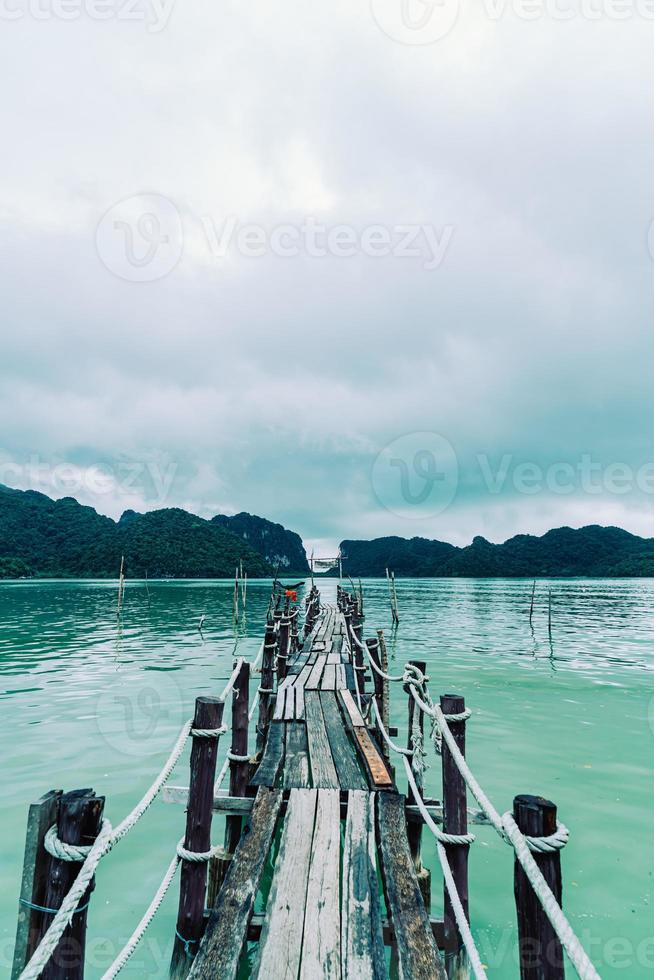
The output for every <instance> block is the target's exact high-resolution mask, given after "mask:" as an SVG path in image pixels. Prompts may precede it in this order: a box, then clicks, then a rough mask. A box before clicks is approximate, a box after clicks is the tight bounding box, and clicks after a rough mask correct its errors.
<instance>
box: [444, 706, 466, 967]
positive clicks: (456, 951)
mask: <svg viewBox="0 0 654 980" xmlns="http://www.w3.org/2000/svg"><path fill="white" fill-rule="evenodd" d="M465 707H466V703H465V699H464V698H462V697H460V696H459V695H457V694H443V695H442V697H441V710H442V712H443V714H444V715H446V716H447V715H458V714H462V713H463V712H465ZM448 726H449V729H450V731H451V732H452V735H453V737H454V741H455V742H456V744H457V746H458V748H459V751H460V752H461V754H462V755H463V756H465V753H466V723H465V721H450V722H448ZM441 761H442V766H443V830H444V831H445V833H446V834H467V833H468V801H467V795H466V784H465V780H464V779H463V776H462V775H461V773H460V772H459V770H458V767H457V765H456V763H455V761H454V758H453V757H452V753H451V752H450V750H449V748H448V746H447V742H446V741H445V739H443V747H442V754H441ZM469 850H470V846H469V845H468V844H446V845H445V851H446V852H447V860H448V863H449V865H450V868H451V870H452V877H453V878H454V884H455V885H456V890H457V892H458V893H459V898H460V899H461V905H462V906H463V911H464V913H465V917H466V919H468V920H469V911H468V852H469ZM443 908H444V915H443V918H444V933H445V965H446V967H447V975H448V976H449V977H455V978H457V980H458V978H459V977H467V976H468V972H467V971H468V957H467V954H466V951H465V948H464V946H463V940H462V938H461V934H460V933H459V930H458V928H457V925H456V919H455V918H454V911H453V909H452V903H451V902H450V897H449V895H448V892H447V888H445V889H444V899H443Z"/></svg>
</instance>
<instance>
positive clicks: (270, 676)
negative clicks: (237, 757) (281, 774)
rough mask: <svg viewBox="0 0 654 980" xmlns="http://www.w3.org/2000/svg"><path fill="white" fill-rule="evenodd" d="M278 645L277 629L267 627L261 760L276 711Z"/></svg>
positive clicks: (259, 742) (259, 738)
mask: <svg viewBox="0 0 654 980" xmlns="http://www.w3.org/2000/svg"><path fill="white" fill-rule="evenodd" d="M276 648H277V643H276V641H275V629H274V627H273V626H272V625H268V626H267V627H266V635H265V638H264V641H263V657H262V660H261V692H260V694H259V720H258V722H257V757H258V758H260V756H261V753H262V752H263V748H264V745H265V744H266V736H267V734H268V726H269V725H270V719H271V718H272V714H273V709H274V701H273V698H274V694H273V684H274V672H273V662H274V658H275V650H276Z"/></svg>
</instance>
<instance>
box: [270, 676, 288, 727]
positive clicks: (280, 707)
mask: <svg viewBox="0 0 654 980" xmlns="http://www.w3.org/2000/svg"><path fill="white" fill-rule="evenodd" d="M286 691H287V686H286V685H282V684H280V685H279V688H278V690H277V698H276V699H275V713H274V715H273V721H282V719H283V718H284V711H285V710H286Z"/></svg>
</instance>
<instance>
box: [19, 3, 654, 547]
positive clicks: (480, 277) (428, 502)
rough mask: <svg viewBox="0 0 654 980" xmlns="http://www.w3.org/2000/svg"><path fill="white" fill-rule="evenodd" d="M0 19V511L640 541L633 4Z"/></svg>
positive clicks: (643, 324)
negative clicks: (80, 510)
mask: <svg viewBox="0 0 654 980" xmlns="http://www.w3.org/2000/svg"><path fill="white" fill-rule="evenodd" d="M0 7H1V11H0V20H1V21H2V23H1V24H0V48H1V51H2V64H3V71H4V93H5V97H4V99H3V100H2V106H1V108H0V118H1V124H2V133H3V137H4V139H3V144H4V151H3V153H2V155H1V156H0V198H1V205H0V207H1V210H0V214H1V220H2V226H3V227H2V232H3V233H2V263H1V266H0V276H1V277H2V280H3V310H2V338H1V343H0V410H1V416H0V417H1V418H2V428H1V430H0V482H4V483H7V484H9V485H11V486H17V487H27V486H32V487H34V488H36V489H40V490H43V491H44V492H48V493H50V494H52V495H53V496H63V495H66V494H67V493H72V495H74V496H76V497H77V498H78V499H80V500H82V501H83V502H84V503H88V504H91V505H92V506H94V507H96V508H97V509H98V510H99V511H102V512H103V513H108V514H111V515H112V516H118V515H119V514H120V513H121V512H122V511H123V510H124V509H126V508H128V507H133V508H135V509H140V510H145V509H150V508H153V507H158V506H182V507H186V508H188V509H190V510H193V511H195V512H197V513H199V514H202V515H203V516H211V515H213V514H215V513H217V512H224V513H233V512H235V511H238V510H249V511H251V512H253V513H258V514H261V515H263V516H266V517H269V518H272V519H274V520H278V521H280V522H282V523H284V524H286V525H287V526H290V527H292V528H294V529H296V530H297V531H299V532H300V533H301V534H302V536H303V537H304V539H305V541H306V542H307V543H309V544H310V546H315V548H316V553H327V554H329V553H332V552H333V550H334V548H335V543H336V542H337V541H339V540H340V539H341V538H344V537H371V536H375V535H382V534H401V535H403V536H412V535H415V534H421V535H426V536H430V537H440V538H442V539H445V540H450V541H453V542H456V543H465V542H467V541H469V540H470V539H471V538H472V537H473V536H474V535H475V534H483V535H484V536H486V537H488V538H490V539H491V540H494V541H499V540H504V539H505V538H506V537H508V536H510V535H511V534H514V533H517V532H533V533H541V532H543V531H545V530H546V529H547V528H549V527H552V526H559V525H561V524H571V525H573V526H580V525H583V524H587V523H603V524H619V525H621V526H623V527H626V528H628V529H630V530H633V531H636V532H638V533H642V534H646V535H654V519H653V516H654V511H653V504H654V427H653V424H652V423H653V414H654V413H653V408H652V406H653V399H652V373H653V370H652V369H653V358H652V355H653V353H654V339H653V336H652V299H653V298H654V262H653V260H652V257H651V255H650V245H649V241H650V240H651V245H652V249H653V250H654V232H652V231H651V230H650V223H651V222H652V219H653V218H654V129H653V127H652V103H653V102H654V63H653V62H652V57H651V52H652V46H653V44H654V19H653V18H654V4H653V3H649V0H633V2H631V0H583V2H581V0H579V2H575V0H542V2H541V0H459V4H458V6H457V0H442V2H439V3H432V2H429V3H427V2H424V0H372V3H370V2H369V0H361V2H355V3H352V2H351V0H347V2H346V0H332V2H331V3H329V4H325V3H321V4H318V3H310V2H309V3H307V0H302V2H300V0H286V2H285V3H284V4H270V3H264V2H263V0H251V2H249V3H246V4H244V3H236V2H231V0H221V3H219V4H218V3H216V2H215V0H184V2H182V0H138V2H137V3H136V4H135V3H134V2H132V0H38V2H37V0H1V2H0Z"/></svg>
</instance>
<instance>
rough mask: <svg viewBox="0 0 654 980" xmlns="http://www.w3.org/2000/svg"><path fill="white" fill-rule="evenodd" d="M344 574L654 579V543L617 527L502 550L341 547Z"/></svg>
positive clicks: (378, 544)
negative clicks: (640, 577)
mask: <svg viewBox="0 0 654 980" xmlns="http://www.w3.org/2000/svg"><path fill="white" fill-rule="evenodd" d="M341 550H342V552H343V554H344V555H345V556H346V558H345V560H344V562H343V571H344V572H347V573H348V574H349V575H351V576H352V577H353V578H354V577H356V576H365V575H384V574H385V569H386V568H391V569H393V571H395V573H396V575H415V576H429V575H434V576H439V575H440V576H447V577H456V576H470V577H477V576H479V577H482V576H492V577H499V578H502V577H506V578H510V577H515V576H526V577H539V576H557V575H559V576H573V575H584V576H590V577H593V576H596V577H603V576H609V577H630V576H647V577H649V576H654V539H652V538H640V537H638V536H637V535H635V534H630V533H629V532H628V531H623V530H621V529H620V528H618V527H600V526H599V525H596V524H594V525H590V526H588V527H582V528H579V529H573V528H571V527H560V528H556V529H555V530H552V531H548V532H547V533H546V534H543V535H542V537H536V536H534V535H531V534H518V535H516V536H515V537H513V538H509V540H508V541H505V542H504V543H503V544H491V542H490V541H486V539H485V538H482V537H476V538H474V539H473V541H472V544H470V545H468V546H467V547H465V548H456V547H455V546H454V545H451V544H446V543H445V542H443V541H430V540H428V539H427V538H410V539H406V538H392V537H391V538H375V539H374V540H373V541H342V542H341Z"/></svg>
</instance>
